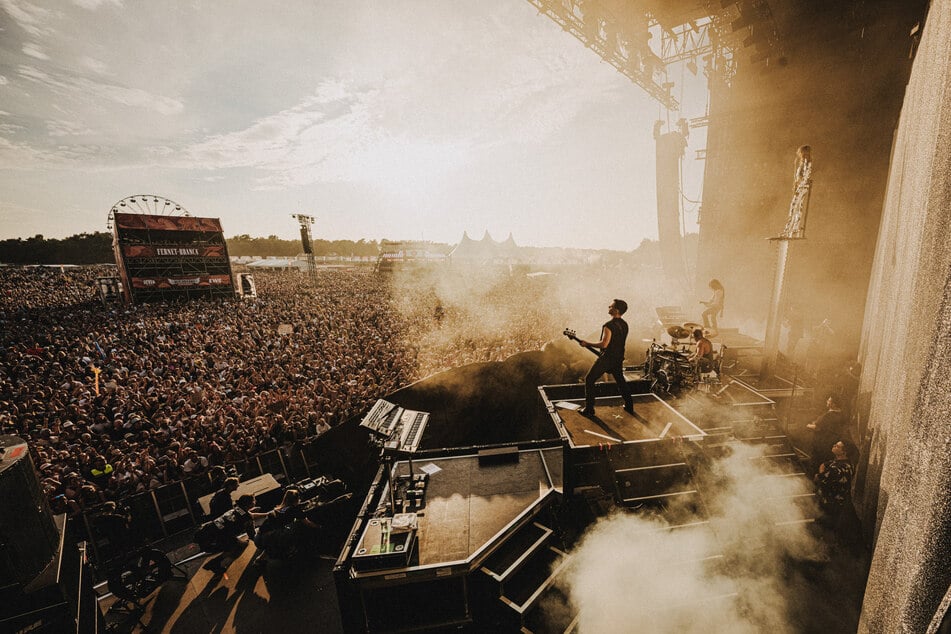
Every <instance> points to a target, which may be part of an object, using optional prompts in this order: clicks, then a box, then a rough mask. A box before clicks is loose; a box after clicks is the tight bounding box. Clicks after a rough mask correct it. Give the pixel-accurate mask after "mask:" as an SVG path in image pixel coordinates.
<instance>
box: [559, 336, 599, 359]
mask: <svg viewBox="0 0 951 634" xmlns="http://www.w3.org/2000/svg"><path fill="white" fill-rule="evenodd" d="M564 334H565V336H566V337H568V338H569V339H571V340H572V341H577V342H578V343H580V344H581V347H582V348H584V349H585V350H587V351H588V352H590V353H591V354H593V355H594V356H596V357H600V356H601V351H600V350H598V349H597V348H595V347H594V346H592V345H590V344H587V343H582V341H581V339H579V338H578V337H577V336H576V335H571V334H568V333H564Z"/></svg>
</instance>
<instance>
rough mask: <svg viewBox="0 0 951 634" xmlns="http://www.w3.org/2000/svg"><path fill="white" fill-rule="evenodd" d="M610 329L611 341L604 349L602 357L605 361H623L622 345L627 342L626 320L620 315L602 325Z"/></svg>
mask: <svg viewBox="0 0 951 634" xmlns="http://www.w3.org/2000/svg"><path fill="white" fill-rule="evenodd" d="M603 327H604V328H607V329H608V330H610V331H611V341H609V342H608V347H607V348H605V349H604V358H605V360H606V361H608V360H610V361H615V362H617V363H623V362H624V346H625V344H626V343H627V331H628V327H627V322H626V321H624V320H623V319H621V318H620V317H615V318H614V319H612V320H611V321H609V322H607V323H605V324H604V326H603Z"/></svg>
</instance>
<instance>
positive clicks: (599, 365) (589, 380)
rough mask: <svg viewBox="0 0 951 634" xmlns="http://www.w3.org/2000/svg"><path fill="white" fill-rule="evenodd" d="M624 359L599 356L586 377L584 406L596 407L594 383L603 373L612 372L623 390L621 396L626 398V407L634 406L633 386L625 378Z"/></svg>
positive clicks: (587, 407)
mask: <svg viewBox="0 0 951 634" xmlns="http://www.w3.org/2000/svg"><path fill="white" fill-rule="evenodd" d="M623 365H624V360H623V359H605V358H604V357H603V356H601V357H598V360H597V361H595V362H594V365H592V366H591V369H590V370H588V374H587V376H585V377H584V407H585V409H587V410H589V411H591V410H593V409H594V384H595V383H596V382H597V381H598V379H599V378H601V375H602V374H605V373H607V374H610V375H611V376H612V377H614V382H615V383H617V386H618V390H620V392H621V398H623V399H624V405H625V406H626V407H630V408H633V407H634V399H633V398H632V397H631V386H629V385H628V384H627V381H625V380H624V368H623Z"/></svg>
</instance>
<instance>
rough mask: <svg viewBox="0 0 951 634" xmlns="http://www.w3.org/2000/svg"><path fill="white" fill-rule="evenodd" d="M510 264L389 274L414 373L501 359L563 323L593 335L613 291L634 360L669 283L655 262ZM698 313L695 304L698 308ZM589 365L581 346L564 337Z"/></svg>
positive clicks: (536, 346)
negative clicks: (620, 302)
mask: <svg viewBox="0 0 951 634" xmlns="http://www.w3.org/2000/svg"><path fill="white" fill-rule="evenodd" d="M528 273H529V268H528V267H525V266H520V265H515V266H514V267H508V266H497V267H492V266H475V265H459V266H452V267H438V268H433V269H430V270H420V269H414V270H412V271H404V272H397V273H394V274H393V278H392V290H393V304H394V306H395V308H396V309H397V311H398V312H399V314H400V315H401V317H402V319H403V322H404V324H405V328H406V335H407V337H406V338H407V341H408V343H409V345H410V347H411V348H412V349H415V351H416V353H417V363H418V367H419V370H418V372H419V376H420V377H427V376H430V375H432V374H435V373H437V372H440V371H442V370H446V369H449V368H453V367H458V366H460V365H464V364H467V363H474V362H484V361H502V360H504V359H506V358H508V357H509V356H511V355H513V354H516V353H519V352H527V351H530V350H541V349H542V348H543V346H544V345H545V344H546V343H547V342H549V341H553V340H555V341H560V342H563V343H564V344H566V347H568V344H569V342H568V341H567V340H566V339H564V338H563V337H562V331H563V330H564V329H565V328H572V329H574V330H576V331H577V332H578V335H579V336H580V337H582V338H588V339H591V338H598V336H599V335H600V330H601V324H603V323H604V322H605V321H607V320H608V318H609V317H608V314H607V307H608V304H610V302H611V300H612V299H614V298H616V297H617V298H621V299H624V300H625V301H627V302H628V304H629V306H630V308H629V310H628V313H627V314H626V315H625V319H626V320H627V321H628V323H629V324H630V326H631V335H630V336H629V338H628V350H629V352H630V356H631V358H633V359H634V362H637V361H638V359H637V357H638V356H639V355H641V349H642V348H646V345H645V344H644V343H642V342H641V341H640V339H641V338H645V337H648V338H649V336H650V335H652V334H653V333H652V330H653V328H654V326H655V319H656V316H655V314H654V308H655V307H656V306H660V305H664V304H669V303H670V302H671V298H670V297H669V294H670V289H669V288H668V286H667V285H666V284H665V282H664V281H663V279H661V275H660V274H659V272H658V271H657V270H655V269H649V268H646V267H644V268H641V269H636V268H635V270H634V271H633V272H632V271H631V269H630V268H628V267H625V268H624V269H623V270H622V269H621V268H619V267H617V266H608V265H604V264H602V263H596V264H578V263H572V264H569V265H565V266H560V267H553V268H549V269H546V270H544V271H538V270H535V272H534V273H533V274H531V275H529V274H528ZM697 313H698V316H699V310H698V311H697ZM570 347H571V348H572V349H573V350H574V352H575V353H577V354H576V355H575V356H576V358H577V359H579V360H580V361H583V362H584V364H586V365H590V357H589V356H588V353H586V352H584V351H580V349H579V348H578V346H577V345H576V344H574V343H570Z"/></svg>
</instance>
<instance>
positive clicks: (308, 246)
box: [291, 214, 317, 284]
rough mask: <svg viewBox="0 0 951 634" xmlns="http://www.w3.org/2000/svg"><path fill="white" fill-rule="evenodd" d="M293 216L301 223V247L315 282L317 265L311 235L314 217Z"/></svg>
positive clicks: (308, 269) (312, 279)
mask: <svg viewBox="0 0 951 634" xmlns="http://www.w3.org/2000/svg"><path fill="white" fill-rule="evenodd" d="M291 217H292V218H295V219H297V222H298V223H300V242H301V247H303V249H304V255H306V256H307V271H308V273H309V275H310V281H311V283H312V284H313V283H315V282H316V281H317V280H316V278H317V265H316V262H315V261H314V246H313V241H312V240H311V236H310V228H311V226H312V225H313V224H314V217H313V216H308V215H306V214H291Z"/></svg>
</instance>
